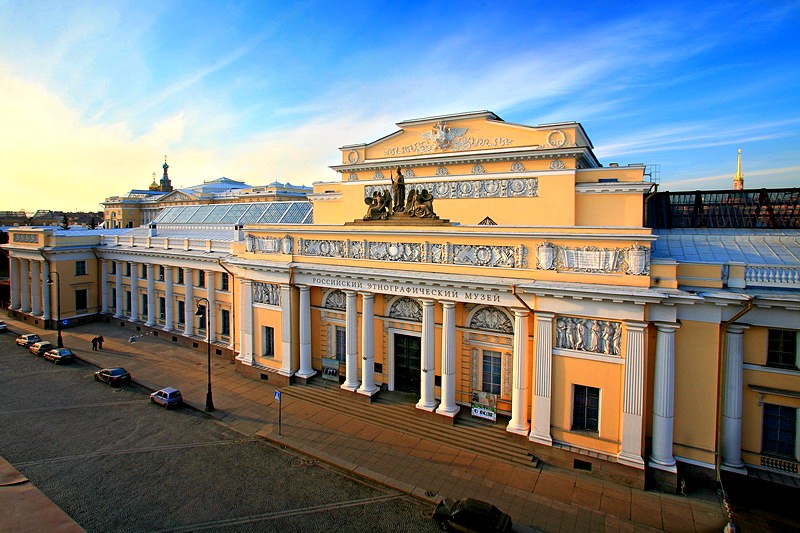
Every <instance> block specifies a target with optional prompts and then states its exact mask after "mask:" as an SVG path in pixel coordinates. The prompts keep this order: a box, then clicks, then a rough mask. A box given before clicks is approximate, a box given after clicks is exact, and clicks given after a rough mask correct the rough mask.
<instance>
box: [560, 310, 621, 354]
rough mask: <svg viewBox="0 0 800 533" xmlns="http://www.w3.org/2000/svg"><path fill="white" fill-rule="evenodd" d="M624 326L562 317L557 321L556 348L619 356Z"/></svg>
mask: <svg viewBox="0 0 800 533" xmlns="http://www.w3.org/2000/svg"><path fill="white" fill-rule="evenodd" d="M621 345H622V324H621V323H619V322H612V321H608V320H592V319H586V318H574V317H565V316H560V317H558V318H557V319H556V345H555V347H556V348H562V349H566V350H577V351H583V352H594V353H601V354H606V355H616V356H619V355H620V353H621V349H622V348H621Z"/></svg>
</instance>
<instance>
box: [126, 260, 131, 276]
mask: <svg viewBox="0 0 800 533" xmlns="http://www.w3.org/2000/svg"><path fill="white" fill-rule="evenodd" d="M125 275H126V276H127V277H131V264H130V263H128V262H126V263H125Z"/></svg>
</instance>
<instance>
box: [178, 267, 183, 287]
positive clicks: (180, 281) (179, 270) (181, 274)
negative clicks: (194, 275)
mask: <svg viewBox="0 0 800 533" xmlns="http://www.w3.org/2000/svg"><path fill="white" fill-rule="evenodd" d="M183 281H184V280H183V269H182V268H179V269H178V285H183Z"/></svg>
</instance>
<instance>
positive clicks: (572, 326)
mask: <svg viewBox="0 0 800 533" xmlns="http://www.w3.org/2000/svg"><path fill="white" fill-rule="evenodd" d="M576 320H577V319H575V318H565V319H564V322H566V323H567V325H566V328H567V342H566V345H565V346H564V348H569V349H570V350H574V349H575V344H576V342H575V334H576V330H577V329H578V328H577V324H576Z"/></svg>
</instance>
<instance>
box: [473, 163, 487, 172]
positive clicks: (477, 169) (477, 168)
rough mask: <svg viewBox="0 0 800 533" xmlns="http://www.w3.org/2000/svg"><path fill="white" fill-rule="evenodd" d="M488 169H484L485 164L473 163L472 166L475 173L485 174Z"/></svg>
mask: <svg viewBox="0 0 800 533" xmlns="http://www.w3.org/2000/svg"><path fill="white" fill-rule="evenodd" d="M485 172H486V170H484V168H483V165H473V166H472V173H473V174H484V173H485Z"/></svg>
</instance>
